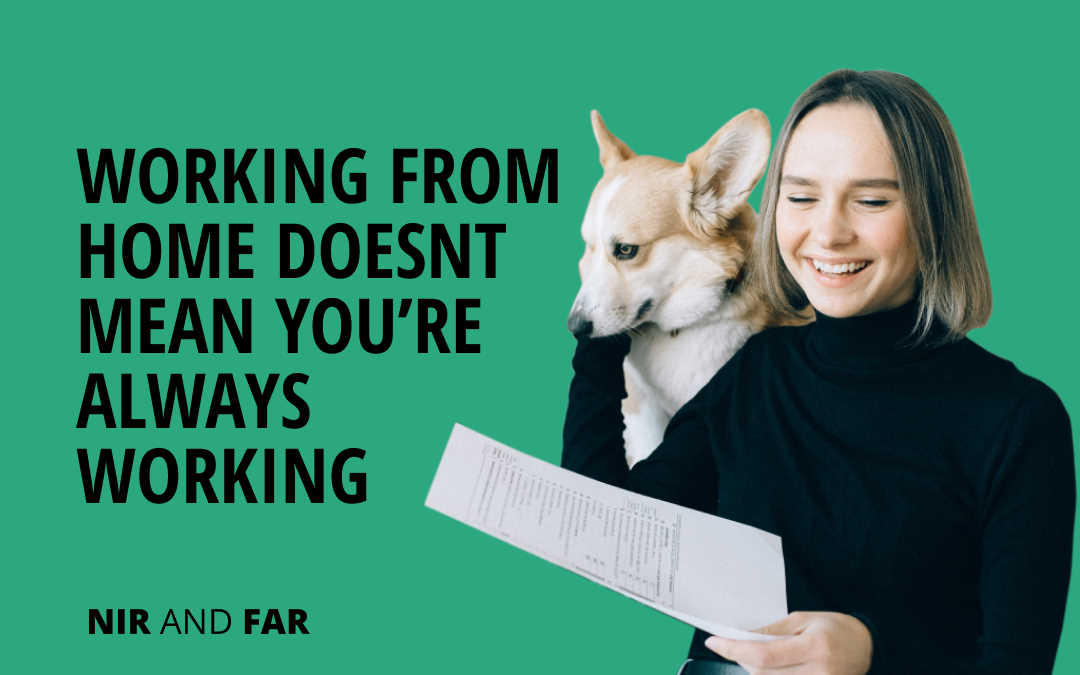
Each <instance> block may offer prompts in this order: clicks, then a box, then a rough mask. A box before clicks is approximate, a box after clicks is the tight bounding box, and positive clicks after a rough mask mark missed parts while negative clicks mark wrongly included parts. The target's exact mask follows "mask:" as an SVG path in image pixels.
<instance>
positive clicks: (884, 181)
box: [780, 174, 900, 190]
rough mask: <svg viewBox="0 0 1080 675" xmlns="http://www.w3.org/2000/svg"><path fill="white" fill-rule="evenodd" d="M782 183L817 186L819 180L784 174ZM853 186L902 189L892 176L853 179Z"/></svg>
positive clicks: (851, 184)
mask: <svg viewBox="0 0 1080 675" xmlns="http://www.w3.org/2000/svg"><path fill="white" fill-rule="evenodd" d="M780 182H781V183H787V184H789V185H808V186H816V185H817V184H818V182H817V181H816V180H813V179H812V178H804V177H803V176H792V175H790V174H784V175H783V176H782V177H781V178H780ZM849 185H850V186H851V187H857V188H892V189H893V190H899V189H900V183H899V182H898V181H896V180H895V179H892V178H860V179H858V180H853V181H851V182H850V183H849Z"/></svg>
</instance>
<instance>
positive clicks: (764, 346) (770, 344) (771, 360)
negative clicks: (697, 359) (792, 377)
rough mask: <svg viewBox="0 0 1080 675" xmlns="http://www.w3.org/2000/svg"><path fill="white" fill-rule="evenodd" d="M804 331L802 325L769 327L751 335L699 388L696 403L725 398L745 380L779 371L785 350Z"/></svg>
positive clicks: (756, 380) (781, 367) (753, 379)
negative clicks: (699, 393)
mask: <svg viewBox="0 0 1080 675" xmlns="http://www.w3.org/2000/svg"><path fill="white" fill-rule="evenodd" d="M805 330H806V326H771V327H768V328H765V329H763V330H761V331H758V332H757V333H754V334H752V335H751V336H750V337H749V338H748V339H747V340H746V342H745V343H744V344H743V346H742V347H740V348H739V349H738V351H736V352H735V353H734V354H733V355H732V357H731V358H730V359H728V360H727V361H726V362H725V363H724V365H722V366H720V368H719V369H718V370H717V371H716V374H715V375H713V377H712V379H710V380H709V382H708V383H707V384H706V385H705V386H704V387H703V388H702V390H701V395H699V396H697V397H696V398H697V399H698V401H697V402H698V403H707V402H710V401H715V400H716V399H717V398H719V397H723V396H726V395H727V394H728V393H730V391H731V389H732V388H733V387H735V386H738V384H739V382H740V381H741V380H745V379H747V377H749V379H750V381H752V382H755V383H759V382H760V381H761V378H762V376H763V375H764V374H767V373H775V372H779V371H782V370H783V369H784V367H785V366H784V365H783V362H784V361H785V360H786V359H787V358H788V356H787V354H788V353H789V351H788V347H789V346H790V345H791V344H793V343H795V342H796V341H798V340H799V339H800V337H799V336H801V335H802V334H803V332H804V331H805Z"/></svg>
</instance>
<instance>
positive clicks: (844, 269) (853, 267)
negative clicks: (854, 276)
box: [810, 258, 870, 274]
mask: <svg viewBox="0 0 1080 675" xmlns="http://www.w3.org/2000/svg"><path fill="white" fill-rule="evenodd" d="M810 262H812V263H814V269H816V270H817V271H818V272H825V273H827V274H851V273H852V272H858V271H859V270H861V269H862V268H864V267H866V266H867V265H869V264H870V261H868V260H863V261H862V262H849V263H843V264H841V265H830V264H828V263H823V262H821V261H820V260H814V259H813V258H811V259H810Z"/></svg>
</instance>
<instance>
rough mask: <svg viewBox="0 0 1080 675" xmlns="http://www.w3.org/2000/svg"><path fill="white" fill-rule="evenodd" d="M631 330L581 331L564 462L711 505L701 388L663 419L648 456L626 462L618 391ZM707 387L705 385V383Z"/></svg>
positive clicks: (643, 489)
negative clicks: (585, 334)
mask: <svg viewBox="0 0 1080 675" xmlns="http://www.w3.org/2000/svg"><path fill="white" fill-rule="evenodd" d="M629 350H630V338H629V337H627V336H625V335H616V336H612V337H606V338H581V339H579V340H578V344H577V349H576V350H575V352H574V358H573V368H574V377H573V380H571V383H570V396H569V402H568V405H567V410H566V421H565V423H564V425H563V455H562V466H564V467H565V468H567V469H570V470H572V471H576V472H577V473H580V474H583V475H586V476H589V477H590V478H595V479H596V480H600V481H603V482H605V483H609V484H612V485H617V486H619V487H623V488H626V489H628V490H632V491H634V492H638V493H640V494H644V495H648V496H650V497H655V498H657V499H662V500H664V501H667V502H672V503H675V504H680V505H683V506H687V507H689V508H694V509H698V510H701V511H707V512H710V513H712V512H713V511H714V510H715V504H716V468H715V465H714V462H713V459H712V456H711V453H710V451H709V443H708V436H707V429H706V426H705V421H704V418H703V416H702V414H701V413H700V410H701V408H702V407H703V406H702V404H701V401H702V400H703V399H704V398H705V396H704V390H703V392H702V393H699V395H698V396H696V397H695V398H694V399H692V400H691V401H690V402H689V403H687V404H686V405H685V406H683V407H682V408H681V409H680V410H679V411H678V412H677V413H676V414H675V416H674V417H673V418H672V419H671V421H670V422H669V423H668V426H667V429H666V430H665V432H664V439H663V441H662V442H661V443H660V445H659V446H658V447H657V449H656V450H655V451H654V452H653V453H652V454H651V455H650V456H649V457H648V458H646V459H644V460H642V461H640V462H638V463H637V464H635V465H634V468H633V470H631V469H629V468H628V467H627V463H626V450H625V446H624V444H623V435H622V434H623V428H624V424H623V418H622V399H623V398H625V397H626V388H625V383H624V380H623V359H624V358H625V357H626V354H627V353H628V352H629ZM706 388H708V387H706Z"/></svg>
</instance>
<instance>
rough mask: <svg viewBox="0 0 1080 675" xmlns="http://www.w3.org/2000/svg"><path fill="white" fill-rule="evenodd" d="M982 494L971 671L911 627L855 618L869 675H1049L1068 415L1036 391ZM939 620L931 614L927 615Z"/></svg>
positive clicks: (1064, 587) (1071, 484) (1066, 531)
mask: <svg viewBox="0 0 1080 675" xmlns="http://www.w3.org/2000/svg"><path fill="white" fill-rule="evenodd" d="M987 458H988V460H989V461H988V464H987V466H986V469H985V471H984V475H983V481H982V482H983V485H982V487H981V488H980V499H981V519H982V522H981V526H982V548H981V556H980V559H981V569H980V575H979V584H978V585H979V598H980V604H981V615H982V625H981V627H980V628H981V630H980V633H981V635H980V638H979V642H978V645H977V647H978V649H977V657H976V661H975V662H974V663H971V662H954V661H951V660H948V659H944V660H943V659H940V658H937V657H935V656H932V655H930V654H928V653H927V652H926V651H924V650H922V649H921V648H920V646H919V645H918V644H912V643H911V641H910V640H908V639H907V638H906V635H907V634H908V633H907V632H906V631H905V627H904V626H892V625H889V624H888V619H887V617H881V616H875V615H874V612H873V611H855V612H852V613H853V614H854V615H855V616H856V617H857V618H859V619H860V620H862V621H863V623H864V624H866V625H867V627H868V628H869V629H870V633H871V635H872V639H873V645H874V657H873V664H874V665H872V666H871V670H870V672H871V673H893V672H897V673H900V672H905V673H906V672H926V673H939V672H940V673H971V674H972V675H974V674H975V673H980V674H986V675H994V674H1001V675H1006V674H1013V673H1051V672H1052V671H1053V666H1054V658H1055V655H1056V652H1057V647H1058V641H1059V639H1060V637H1061V629H1062V623H1063V620H1064V614H1065V600H1066V596H1067V594H1068V589H1069V572H1070V569H1071V565H1072V542H1073V521H1074V516H1075V510H1076V479H1075V469H1074V459H1073V443H1072V432H1071V428H1070V423H1069V417H1068V414H1067V413H1066V411H1065V408H1064V406H1062V404H1061V401H1060V400H1059V399H1058V397H1057V395H1056V394H1054V392H1053V391H1051V390H1050V389H1049V388H1048V387H1046V386H1045V385H1043V384H1042V383H1038V382H1036V383H1035V386H1034V387H1033V388H1032V389H1030V390H1029V392H1028V394H1027V395H1026V396H1025V397H1024V398H1023V400H1022V401H1021V403H1020V404H1019V406H1018V407H1017V409H1016V412H1015V415H1014V417H1013V419H1012V420H1011V421H1010V422H1009V423H1008V425H1007V429H1006V431H1005V436H1004V438H1003V442H1002V444H1001V446H1000V449H995V450H994V452H992V453H991V454H988V456H987ZM927 611H933V608H927Z"/></svg>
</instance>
